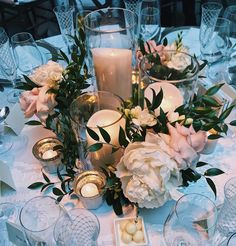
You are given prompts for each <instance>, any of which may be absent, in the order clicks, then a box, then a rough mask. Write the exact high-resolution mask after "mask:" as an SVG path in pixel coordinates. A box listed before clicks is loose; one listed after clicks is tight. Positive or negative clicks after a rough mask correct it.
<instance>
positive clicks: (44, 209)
mask: <svg viewBox="0 0 236 246" xmlns="http://www.w3.org/2000/svg"><path fill="white" fill-rule="evenodd" d="M64 214H65V210H64V208H63V207H62V206H60V205H59V203H58V202H57V200H56V199H54V198H53V197H50V196H37V197H34V198H32V199H30V200H29V201H27V202H26V203H25V205H24V206H23V208H22V209H21V211H20V224H21V226H22V228H23V230H24V233H25V236H26V239H27V241H28V243H29V245H31V246H36V245H37V246H39V245H40V246H43V245H50V246H51V245H55V241H54V239H53V229H54V226H55V224H56V222H57V220H58V219H59V218H60V217H61V216H63V215H64Z"/></svg>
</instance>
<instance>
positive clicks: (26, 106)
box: [20, 86, 57, 123]
mask: <svg viewBox="0 0 236 246" xmlns="http://www.w3.org/2000/svg"><path fill="white" fill-rule="evenodd" d="M48 90H49V87H48V86H43V87H40V88H34V89H32V90H31V91H24V92H23V93H22V94H21V97H20V105H21V109H22V110H23V111H24V115H25V117H26V118H30V117H32V116H33V115H34V114H36V115H37V116H38V118H39V119H40V120H41V122H43V123H44V122H45V121H46V119H47V117H48V114H49V113H50V112H51V111H52V110H53V109H54V107H55V106H56V105H57V102H56V100H55V94H52V93H47V91H48Z"/></svg>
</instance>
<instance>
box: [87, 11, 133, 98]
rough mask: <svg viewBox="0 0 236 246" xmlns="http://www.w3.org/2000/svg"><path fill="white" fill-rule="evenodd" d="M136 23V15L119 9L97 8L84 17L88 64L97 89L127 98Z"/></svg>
mask: <svg viewBox="0 0 236 246" xmlns="http://www.w3.org/2000/svg"><path fill="white" fill-rule="evenodd" d="M137 23H138V22H137V15H136V14H135V13H134V12H132V11H129V10H127V9H122V8H107V9H100V10H97V11H93V12H91V13H90V14H88V15H86V16H85V18H84V25H85V32H86V44H87V48H88V51H89V54H88V57H89V61H90V62H89V63H90V66H91V67H93V66H94V69H95V75H96V80H97V86H98V90H100V91H104V90H105V91H109V92H112V93H115V94H117V95H118V96H120V97H122V98H123V99H128V98H130V97H131V92H132V82H131V77H132V65H134V66H135V45H136V35H135V28H136V27H137ZM92 64H93V65H92Z"/></svg>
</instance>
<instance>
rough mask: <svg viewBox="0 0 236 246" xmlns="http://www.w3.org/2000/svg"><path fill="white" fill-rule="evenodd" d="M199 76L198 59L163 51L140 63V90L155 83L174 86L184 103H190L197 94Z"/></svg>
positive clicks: (172, 51) (148, 56) (180, 53)
mask: <svg viewBox="0 0 236 246" xmlns="http://www.w3.org/2000/svg"><path fill="white" fill-rule="evenodd" d="M198 74H199V63H198V61H197V59H196V58H195V57H193V56H191V55H189V54H187V53H184V52H180V51H176V50H163V51H162V52H161V53H152V54H148V55H146V56H144V57H143V59H142V60H141V62H140V76H141V78H140V83H141V85H140V86H141V89H140V90H145V89H146V88H147V87H148V86H149V85H151V84H153V83H163V82H164V83H168V84H172V85H174V86H175V87H176V88H177V89H178V90H179V92H180V94H181V96H182V97H183V99H184V103H188V102H189V100H190V99H191V98H192V96H193V94H194V92H196V89H197V79H198ZM140 94H142V93H140ZM164 98H165V94H164Z"/></svg>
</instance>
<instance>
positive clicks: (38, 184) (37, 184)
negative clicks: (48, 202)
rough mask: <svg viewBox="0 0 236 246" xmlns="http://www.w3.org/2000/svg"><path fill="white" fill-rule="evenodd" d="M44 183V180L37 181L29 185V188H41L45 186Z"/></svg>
mask: <svg viewBox="0 0 236 246" xmlns="http://www.w3.org/2000/svg"><path fill="white" fill-rule="evenodd" d="M43 185H44V183H43V182H35V183H33V184H31V185H29V186H28V187H27V188H28V189H31V190H34V189H38V188H40V187H41V186H43Z"/></svg>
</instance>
